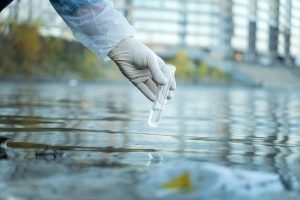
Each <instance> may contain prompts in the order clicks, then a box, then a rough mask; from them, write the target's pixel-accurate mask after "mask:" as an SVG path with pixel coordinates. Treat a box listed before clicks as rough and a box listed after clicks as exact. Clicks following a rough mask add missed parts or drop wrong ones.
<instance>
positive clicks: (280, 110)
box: [0, 82, 300, 199]
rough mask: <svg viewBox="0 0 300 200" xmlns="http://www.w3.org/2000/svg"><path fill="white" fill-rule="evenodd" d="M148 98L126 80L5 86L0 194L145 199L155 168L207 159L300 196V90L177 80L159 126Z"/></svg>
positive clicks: (0, 109)
mask: <svg viewBox="0 0 300 200" xmlns="http://www.w3.org/2000/svg"><path fill="white" fill-rule="evenodd" d="M151 105H152V104H151V103H150V102H147V100H146V99H145V98H144V97H143V96H142V95H141V94H139V92H138V91H137V90H136V89H134V88H133V87H131V86H130V85H129V84H128V83H117V84H112V83H101V82H100V83H89V84H88V83H85V84H77V85H76V84H75V82H73V83H72V82H71V84H68V83H57V84H54V83H39V84H12V83H0V143H1V149H0V159H1V160H0V165H1V168H2V172H1V173H0V189H1V191H6V193H5V192H4V193H3V192H2V194H0V199H8V198H10V197H13V198H15V199H31V198H32V197H37V196H38V197H40V198H41V197H44V199H47V196H48V199H52V198H55V199H59V197H60V198H62V199H63V196H64V197H66V196H65V195H66V193H69V192H70V191H71V190H72V191H73V190H78V188H81V189H82V191H81V192H80V189H79V191H78V194H77V193H74V194H73V196H72V195H71V196H70V198H71V197H72V198H73V197H74V196H75V197H76V196H77V197H78V199H82V198H83V196H86V195H90V197H91V199H93V198H92V197H95V199H96V197H99V196H98V195H100V194H101V195H100V196H101V197H102V198H110V199H119V198H120V197H123V198H125V197H127V198H128V199H132V198H146V197H145V194H143V192H141V191H146V189H145V187H146V186H144V184H146V185H147V184H148V186H147V188H151V187H152V186H153V185H155V183H154V182H155V181H154V182H153V181H152V182H151V176H152V175H151V173H153V176H156V177H158V178H157V180H160V178H159V177H162V178H161V179H163V176H164V175H162V174H164V173H166V172H165V171H164V170H166V168H167V169H168V167H170V166H172V169H174V170H175V171H176V167H177V166H178V167H179V168H180V167H181V168H184V169H185V168H186V167H187V166H189V167H192V166H194V168H193V167H192V168H189V169H185V170H187V171H189V173H190V176H191V177H193V171H195V170H196V169H201V167H199V166H198V165H199V164H201V163H210V164H213V166H222V167H224V170H225V171H226V170H228V169H229V170H232V169H244V170H251V171H254V172H263V173H265V174H269V173H270V174H272V175H274V177H275V179H276V177H277V178H278V184H279V182H280V185H281V186H280V187H282V188H283V189H282V191H284V192H283V193H280V195H276V196H277V198H279V197H280V198H279V199H281V198H290V199H297V197H299V195H298V194H300V193H298V191H300V187H299V181H300V154H299V152H300V90H298V89H262V88H249V87H234V86H230V87H228V86H225V87H219V86H201V85H184V84H182V85H180V84H179V87H178V90H177V91H176V94H175V98H174V100H172V101H170V102H169V103H168V104H167V106H166V109H165V110H164V112H163V118H162V120H161V124H160V126H159V127H158V128H150V127H149V126H148V125H147V119H148V114H149V111H150V108H151ZM196 166H198V167H196ZM201 166H202V165H201ZM212 168H214V167H212ZM185 170H183V171H185ZM222 170H223V168H222ZM222 170H221V171H222ZM169 171H172V170H169ZM199 171H201V170H199ZM202 171H204V172H205V169H203V170H202ZM223 172H224V171H222V173H223ZM174 173H175V172H174ZM178 173H179V172H178ZM195 173H199V172H195ZM214 173H215V174H218V177H222V176H223V175H222V173H219V171H218V173H217V172H214ZM224 173H225V172H224ZM230 173H231V172H230ZM145 174H146V175H145ZM149 174H150V175H149ZM147 175H148V176H149V177H148V178H147ZM178 175H180V173H179V174H178ZM144 176H146V177H144ZM199 176H200V175H199ZM215 176H216V175H213V176H212V177H215ZM212 177H209V178H207V179H205V178H203V180H210V181H211V180H213V179H212ZM238 177H240V176H238ZM242 177H244V176H242ZM246 177H247V176H246ZM274 177H273V178H274ZM165 179H167V178H165ZM80 180H83V183H82V185H85V187H82V186H81V184H80V183H81V181H80ZM97 180H98V181H99V182H97ZM228 180H232V179H230V178H229V179H228ZM272 180H273V179H272ZM276 180H277V179H276ZM149 181H150V182H149ZM162 181H163V180H162ZM147 182H149V183H147ZM194 182H197V180H195V181H194ZM225 182H226V181H225ZM254 182H255V181H254ZM75 183H76V184H75ZM224 184H225V183H224ZM228 184H229V185H230V183H228ZM264 184H265V183H264ZM276 184H277V183H276ZM24 185H26V186H24ZM150 185H152V186H150ZM206 185H211V184H210V182H208V183H207V184H206ZM225 185H226V184H225ZM246 185H247V187H248V186H249V183H248V182H247V184H246ZM250 185H251V184H250ZM133 186H134V187H133ZM19 187H21V188H23V190H17V189H16V188H19ZM201 187H202V188H203V187H204V186H203V185H202V186H201ZM251 187H252V186H251ZM251 187H250V188H251ZM253 187H254V186H253ZM274 187H275V186H274ZM276 187H277V186H276ZM34 188H38V190H35V189H34ZM84 188H85V190H84ZM122 188H123V189H122ZM152 189H153V191H154V190H155V187H154V186H153V188H152ZM116 190H117V191H119V192H116ZM195 190H196V191H198V190H197V189H195ZM221 190H222V191H224V188H223V187H222V189H221ZM101 191H102V192H101ZM103 191H105V192H104V193H103ZM137 191H140V192H137ZM153 191H152V190H151V191H148V192H149V194H153ZM155 191H157V190H155ZM225 191H226V190H225ZM266 191H267V192H269V194H270V195H271V193H270V190H266ZM278 191H281V189H278ZM154 193H155V192H154ZM212 193H213V192H212ZM212 193H211V194H212ZM141 194H143V195H141ZM146 194H147V193H146ZM197 194H198V193H194V194H193V195H194V196H193V195H192V196H191V197H190V198H191V199H193V198H196V197H199V196H197ZM216 194H218V195H221V196H223V193H216ZM230 194H231V193H230ZM230 194H229V196H228V193H227V198H228V199H232V198H233V196H234V194H232V195H230ZM51 195H52V196H51ZM53 195H54V196H53ZM55 195H56V196H55ZM105 195H107V196H105ZM126 195H127V196H126ZM195 195H196V196H195ZM281 195H283V196H281ZM150 196H151V195H150ZM150 196H149V199H153V198H155V197H152V196H151V198H150ZM246 196H247V195H246ZM156 197H157V198H166V199H167V197H166V196H161V192H158V196H156ZM177 197H178V198H180V197H179V196H176V194H175V196H173V198H177ZM206 197H207V196H206ZM250 197H251V196H250ZM250 197H249V198H250ZM207 198H208V197H207ZM215 198H218V197H217V196H216V197H215ZM269 198H270V199H274V198H275V197H274V196H269ZM183 199H186V196H185V197H183ZM275 199H276V198H275Z"/></svg>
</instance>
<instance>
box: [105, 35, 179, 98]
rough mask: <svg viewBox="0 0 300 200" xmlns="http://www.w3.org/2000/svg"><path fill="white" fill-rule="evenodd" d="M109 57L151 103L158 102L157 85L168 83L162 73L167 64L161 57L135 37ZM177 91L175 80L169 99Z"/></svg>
mask: <svg viewBox="0 0 300 200" xmlns="http://www.w3.org/2000/svg"><path fill="white" fill-rule="evenodd" d="M108 56H109V57H110V58H111V59H112V60H113V61H114V62H115V63H116V64H117V66H118V67H119V69H120V70H121V72H122V73H123V75H124V76H125V77H126V78H128V79H129V81H131V82H132V83H133V84H134V85H135V86H136V87H137V88H138V89H139V90H140V91H141V92H142V93H143V94H144V95H145V96H146V97H147V98H148V99H149V100H150V101H155V100H156V98H157V85H158V84H162V85H164V84H166V83H167V79H166V77H165V75H164V74H163V72H162V69H163V67H165V63H164V61H163V60H162V59H161V58H160V57H158V56H157V55H156V54H155V53H154V52H153V51H152V50H151V49H149V48H148V47H147V46H145V45H144V44H143V43H141V42H139V41H138V40H136V39H135V38H134V37H128V38H126V39H124V40H122V41H121V42H120V43H118V44H117V45H116V47H115V48H114V49H112V50H111V51H110V52H109V53H108ZM175 89H176V82H175V79H174V80H173V81H172V84H171V87H170V90H171V91H169V94H168V99H171V98H172V96H173V92H172V91H173V90H175Z"/></svg>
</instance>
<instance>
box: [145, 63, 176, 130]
mask: <svg viewBox="0 0 300 200" xmlns="http://www.w3.org/2000/svg"><path fill="white" fill-rule="evenodd" d="M175 71H176V68H175V67H174V66H173V65H169V64H166V67H165V68H164V69H163V73H164V74H165V76H166V78H167V80H168V82H167V84H165V85H158V95H157V100H156V101H155V102H154V104H153V107H152V109H151V111H150V114H149V119H148V124H149V126H151V127H157V126H158V125H159V120H160V117H161V113H162V111H163V109H164V107H165V104H166V102H167V96H168V93H169V90H170V86H171V84H172V81H173V78H174V75H175Z"/></svg>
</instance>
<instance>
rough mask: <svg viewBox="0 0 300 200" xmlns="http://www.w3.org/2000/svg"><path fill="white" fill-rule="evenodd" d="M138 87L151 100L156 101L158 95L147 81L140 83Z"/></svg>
mask: <svg viewBox="0 0 300 200" xmlns="http://www.w3.org/2000/svg"><path fill="white" fill-rule="evenodd" d="M136 87H137V88H138V89H139V90H140V91H141V92H142V93H143V94H144V95H145V96H146V97H147V98H148V99H149V100H150V101H152V102H153V101H155V100H156V96H155V94H154V93H153V92H152V91H151V90H150V88H149V87H148V86H147V85H146V84H145V83H139V84H137V85H136Z"/></svg>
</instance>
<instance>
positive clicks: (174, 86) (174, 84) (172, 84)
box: [170, 78, 176, 91]
mask: <svg viewBox="0 0 300 200" xmlns="http://www.w3.org/2000/svg"><path fill="white" fill-rule="evenodd" d="M170 90H173V91H174V90H176V80H175V78H173V80H172V83H171V86H170Z"/></svg>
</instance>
